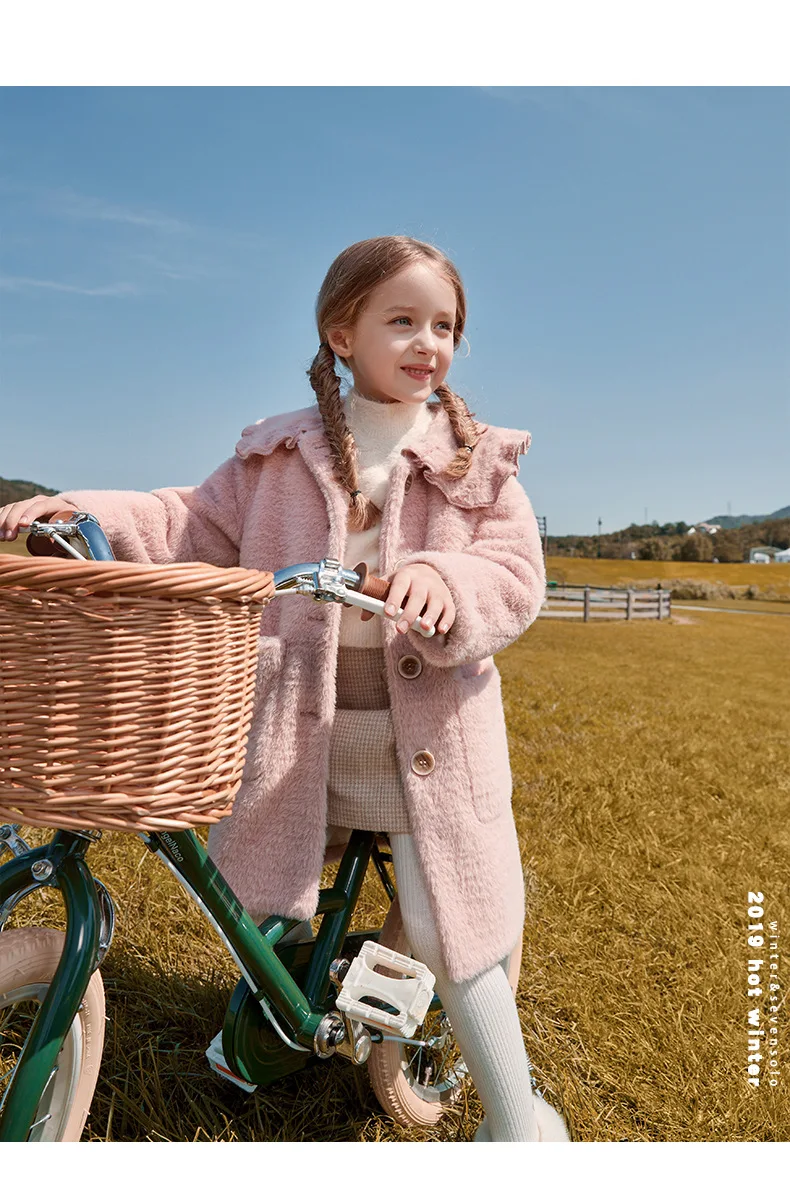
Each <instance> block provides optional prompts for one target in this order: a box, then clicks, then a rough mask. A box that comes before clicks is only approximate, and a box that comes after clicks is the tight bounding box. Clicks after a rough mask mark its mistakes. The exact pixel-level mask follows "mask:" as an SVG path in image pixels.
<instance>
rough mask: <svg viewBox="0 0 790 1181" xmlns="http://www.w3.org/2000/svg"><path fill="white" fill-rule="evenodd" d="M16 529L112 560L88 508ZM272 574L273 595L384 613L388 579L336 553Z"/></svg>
mask: <svg viewBox="0 0 790 1181" xmlns="http://www.w3.org/2000/svg"><path fill="white" fill-rule="evenodd" d="M19 532H20V533H27V534H28V535H29V536H28V539H27V548H28V551H29V552H30V553H32V554H34V556H37V557H43V556H46V555H47V554H49V553H51V552H52V551H51V550H48V549H42V548H31V542H33V545H34V547H35V540H34V539H39V542H40V544H41V545H43V546H45V547H46V546H47V545H50V546H55V547H60V549H62V550H63V551H64V552H63V553H62V554H61V553H58V549H57V548H56V549H55V550H54V554H55V555H57V556H58V557H64V556H65V557H71V558H78V559H80V560H82V561H115V554H114V553H113V551H112V546H111V545H110V542H109V540H108V538H107V536H106V534H105V532H104V530H103V529H102V527H101V525H100V524H99V522H98V520H97V518H96V517H94V516H93V514H92V513H86V512H74V513H72V514H71V516H70V517H69V519H68V520H67V521H52V522H44V521H33V522H32V524H30V525H20V526H19ZM273 578H274V585H275V591H274V597H275V598H277V596H278V595H309V596H310V597H311V598H312V599H314V600H315V601H316V602H329V603H342V604H345V605H348V606H353V607H360V608H361V609H363V610H365V611H371V612H373V613H374V614H376V615H383V614H384V604H385V603H386V601H387V598H388V596H389V591H390V583H389V582H387V580H386V579H385V578H376V577H375V576H374V575H372V574H370V573H369V572H368V567H367V563H365V562H360V563H359V565H358V566H355V567H354V569H353V570H348V569H346V568H345V567H344V566H342V565H341V564H340V562H339V561H338V560H337V559H336V558H322V559H321V560H320V561H319V562H300V563H299V564H298V565H295V566H286V567H284V568H283V569H282V570H275V571H274V572H273ZM402 615H403V608H402V607H398V608H397V610H396V611H395V614H394V615H391V616H390V615H388V616H387V618H388V619H391V620H392V622H393V623H397V622H398V620H399V619H400V618H401V616H402ZM411 630H412V631H416V632H418V633H419V634H420V635H421V636H425V637H426V638H430V637H431V636H434V635H436V628H435V626H433V625H431V627H430V628H425V627H423V626H422V618H421V616H419V615H418V616H417V618H416V619H415V621H414V623H413V624H412V625H411Z"/></svg>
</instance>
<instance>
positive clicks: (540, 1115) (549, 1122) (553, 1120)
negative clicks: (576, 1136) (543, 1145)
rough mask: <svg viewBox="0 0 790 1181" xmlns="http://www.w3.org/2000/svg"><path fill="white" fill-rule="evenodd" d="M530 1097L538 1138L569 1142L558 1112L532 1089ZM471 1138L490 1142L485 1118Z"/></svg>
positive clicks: (566, 1130) (563, 1122)
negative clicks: (532, 1102)
mask: <svg viewBox="0 0 790 1181" xmlns="http://www.w3.org/2000/svg"><path fill="white" fill-rule="evenodd" d="M532 1098H533V1101H534V1107H535V1122H536V1124H537V1125H538V1140H540V1141H550V1140H551V1141H564V1142H568V1143H569V1142H570V1136H569V1135H568V1129H567V1128H566V1127H565V1121H564V1120H563V1118H562V1116H561V1115H560V1113H559V1112H558V1111H555V1110H554V1108H553V1107H551V1106H550V1105H549V1104H548V1103H547V1102H546V1100H545V1099H544V1098H543V1096H542V1095H541V1094H539V1093H538V1092H537V1091H533V1094H532ZM472 1139H473V1140H477V1141H484V1142H488V1143H490V1142H491V1135H490V1133H489V1131H488V1121H487V1119H485V1118H484V1119H483V1121H482V1123H481V1124H480V1127H479V1128H478V1129H477V1131H476V1132H475V1134H474V1136H473V1137H472Z"/></svg>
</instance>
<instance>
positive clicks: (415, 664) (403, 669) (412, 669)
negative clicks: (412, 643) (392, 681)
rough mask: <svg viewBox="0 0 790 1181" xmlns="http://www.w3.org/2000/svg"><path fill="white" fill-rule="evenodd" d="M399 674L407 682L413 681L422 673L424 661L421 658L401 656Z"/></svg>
mask: <svg viewBox="0 0 790 1181" xmlns="http://www.w3.org/2000/svg"><path fill="white" fill-rule="evenodd" d="M398 672H399V673H400V675H401V676H402V677H405V678H406V680H407V681H412V680H414V678H415V677H418V676H419V675H420V673H421V672H422V661H421V660H420V658H419V656H401V658H400V660H399V661H398Z"/></svg>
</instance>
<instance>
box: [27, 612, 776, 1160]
mask: <svg viewBox="0 0 790 1181" xmlns="http://www.w3.org/2000/svg"><path fill="white" fill-rule="evenodd" d="M683 623H684V626H680V621H679V620H678V619H676V620H672V621H667V622H664V623H658V622H655V621H650V622H639V623H619V622H611V623H609V624H607V626H605V627H589V626H584V625H581V624H576V623H572V622H571V623H569V622H566V621H559V620H539V621H538V622H537V623H536V624H535V625H533V627H532V628H531V629H530V630H529V632H528V633H527V634H526V635H525V636H523V637H522V639H521V640H520V641H519V642H518V643H516V644H514V645H512V646H511V647H510V648H509V649H507V650H506V651H505V652H503V653H501V654H500V655H499V656H498V657H497V664H498V666H499V668H500V670H501V673H502V680H503V692H504V696H505V706H506V714H507V720H508V729H509V734H510V744H511V761H512V766H513V775H514V797H513V805H514V812H515V815H516V819H517V824H518V829H519V834H520V841H521V849H522V857H523V864H524V867H525V876H526V879H527V886H528V906H527V912H528V917H527V923H526V927H525V942H524V958H523V968H522V974H521V980H520V987H519V993H518V1005H519V1012H520V1016H521V1021H522V1028H523V1032H524V1037H525V1040H526V1045H527V1048H528V1051H529V1054H530V1059H531V1061H532V1063H533V1074H534V1079H535V1082H536V1083H537V1085H538V1086H540V1087H541V1089H545V1090H546V1093H547V1098H548V1100H549V1102H551V1103H553V1104H555V1105H557V1106H558V1107H560V1108H561V1109H562V1110H563V1112H564V1114H565V1117H566V1120H567V1122H568V1124H569V1126H570V1128H571V1132H572V1135H573V1136H574V1138H575V1139H577V1140H579V1141H626V1140H628V1141H635V1140H636V1141H638V1140H642V1141H681V1140H685V1141H745V1140H778V1141H786V1140H788V1139H790V1102H789V1101H788V1086H790V1076H788V1073H787V1072H788V1069H789V1068H788V1064H787V1048H788V1046H789V1045H790V1032H789V1031H788V1030H787V1029H786V1027H785V1026H781V1027H780V1035H781V1039H782V1040H781V1042H780V1048H781V1051H782V1052H783V1057H782V1058H780V1063H781V1064H782V1065H783V1069H784V1075H783V1076H782V1081H781V1083H780V1086H779V1087H777V1088H775V1089H774V1090H771V1089H769V1088H768V1087H767V1086H765V1085H763V1086H762V1087H761V1088H760V1089H759V1091H757V1092H755V1091H753V1090H752V1089H751V1088H750V1087H749V1086H748V1085H747V1083H746V1081H745V1078H746V1070H745V1068H746V1055H747V1044H746V1031H747V1011H748V1009H749V1008H751V1007H753V1006H754V1004H755V1002H754V1001H753V1000H748V999H747V997H746V989H747V981H746V975H747V958H748V956H749V951H748V949H747V945H746V935H747V931H746V926H747V923H748V922H749V921H750V920H748V919H747V916H746V905H747V903H746V895H747V891H748V890H761V891H763V893H764V894H765V896H766V919H776V920H778V922H779V928H780V931H781V930H790V914H788V896H787V882H788V879H789V878H790V846H789V844H788V837H787V832H788V818H789V817H788V813H789V812H790V782H789V780H788V770H787V769H788V765H789V760H788V754H790V734H789V733H788V727H787V714H786V698H787V692H786V689H787V680H786V672H785V670H786V668H787V665H788V658H789V657H790V629H788V627H787V623H786V621H785V620H784V619H780V618H770V617H767V618H763V617H756V616H755V617H753V618H750V619H749V621H748V622H746V621H745V620H744V618H743V617H742V616H741V617H738V616H735V615H725V614H714V613H710V614H703V613H701V612H700V613H694V615H693V616H692V614H691V613H690V612H689V613H687V615H686V617H685V619H684V621H683ZM26 835H27V836H28V837H29V838H30V837H32V836H33V835H34V834H33V833H32V831H30V830H29V831H28V832H27V834H26ZM35 836H37V837H38V838H39V839H40V837H41V833H40V831H38V832H36V834H35ZM90 863H91V865H92V867H93V869H94V872H95V873H97V874H98V876H99V877H101V879H102V880H103V881H104V882H105V883H106V884H107V885H108V886H109V888H110V890H111V892H112V894H113V897H114V899H115V901H116V905H117V909H118V925H117V928H116V937H115V942H114V943H113V946H112V948H111V950H110V953H109V955H108V956H107V959H106V961H105V964H104V967H103V974H104V978H105V983H106V988H107V1003H108V1014H109V1017H110V1021H109V1022H108V1024H107V1037H106V1045H105V1056H104V1061H103V1063H102V1067H101V1071H100V1077H99V1082H98V1086H97V1092H96V1098H95V1102H94V1105H93V1109H92V1112H91V1115H90V1117H89V1120H88V1124H87V1127H86V1131H85V1138H86V1139H91V1140H114V1141H130V1140H154V1141H161V1140H169V1141H173V1140H176V1141H191V1140H223V1141H228V1140H241V1141H249V1140H286V1141H357V1142H359V1141H365V1142H374V1141H407V1140H410V1141H424V1140H434V1141H441V1140H467V1139H470V1138H471V1136H472V1134H473V1132H474V1129H475V1127H476V1126H477V1123H478V1122H479V1119H480V1117H481V1109H480V1105H479V1103H478V1101H477V1098H476V1095H475V1094H474V1092H473V1091H471V1092H470V1094H469V1096H468V1100H467V1103H466V1105H465V1107H463V1108H462V1109H460V1110H459V1111H458V1112H456V1113H454V1114H452V1115H451V1116H449V1117H448V1119H447V1121H446V1122H445V1123H443V1124H442V1125H440V1126H439V1128H437V1129H434V1130H427V1129H426V1130H416V1129H415V1130H408V1131H407V1130H404V1129H402V1128H400V1127H398V1126H397V1125H395V1124H393V1123H392V1121H390V1120H389V1119H388V1118H387V1117H385V1116H383V1114H382V1113H381V1111H380V1109H378V1107H377V1104H376V1101H375V1097H374V1096H373V1093H372V1091H371V1090H370V1087H369V1085H368V1081H367V1075H366V1073H365V1071H364V1068H362V1069H360V1068H355V1067H354V1066H353V1065H351V1063H349V1062H348V1061H347V1060H340V1059H337V1058H336V1059H332V1060H330V1061H328V1062H325V1063H315V1064H314V1065H312V1066H311V1067H309V1068H307V1069H306V1070H304V1071H302V1072H300V1073H298V1074H296V1075H293V1076H291V1077H290V1078H286V1079H285V1080H283V1081H281V1082H278V1083H275V1084H274V1085H272V1086H271V1087H270V1088H267V1089H266V1090H259V1091H258V1092H257V1093H256V1094H254V1095H252V1096H247V1095H245V1094H243V1093H242V1092H240V1091H237V1090H236V1089H234V1088H233V1087H231V1086H230V1085H229V1084H226V1083H224V1082H222V1081H221V1080H219V1079H217V1078H216V1077H215V1076H214V1075H212V1074H210V1073H209V1071H208V1068H207V1066H206V1063H205V1060H204V1058H203V1050H204V1048H205V1046H206V1045H207V1043H208V1041H209V1040H210V1038H211V1037H212V1036H213V1034H214V1033H215V1032H216V1031H217V1030H218V1029H219V1028H220V1025H221V1022H222V1017H223V1013H224V1009H225V1004H226V1002H227V999H228V996H229V992H230V990H231V988H232V986H233V985H234V984H235V981H236V978H237V973H236V969H235V967H234V966H233V964H232V962H231V960H230V958H229V956H228V955H227V952H226V951H225V950H224V948H223V946H222V945H221V944H220V942H219V940H218V938H217V937H216V936H215V935H214V934H213V932H212V930H211V929H210V928H209V927H208V925H207V924H206V923H205V922H204V920H203V919H202V916H201V915H200V914H199V912H198V911H197V909H196V908H195V907H194V905H193V904H192V903H191V901H190V900H189V899H188V898H187V897H186V895H184V894H182V893H181V892H180V891H179V888H178V887H177V885H176V884H175V882H174V880H173V879H172V878H171V877H170V876H169V875H168V874H167V872H166V871H165V869H164V868H163V867H162V866H161V864H160V863H159V862H158V861H157V860H156V859H155V858H154V857H153V856H152V855H151V854H150V853H148V852H147V851H146V850H145V848H144V846H143V845H142V843H141V842H140V841H139V840H138V839H137V838H134V837H127V836H118V835H111V834H108V835H106V836H105V837H104V839H103V840H102V841H101V842H100V844H99V845H98V846H97V847H96V849H95V852H94V853H93V854H92V855H91V857H90ZM384 900H385V896H384V894H383V891H382V890H381V887H380V886H379V885H378V884H377V883H376V882H375V880H374V879H373V877H372V875H371V877H370V878H369V880H368V883H367V885H366V887H365V891H364V893H363V897H362V908H361V911H360V914H359V924H358V925H359V926H368V925H372V924H373V923H380V922H381V921H383V917H384V908H383V906H384ZM23 920H25V921H36V922H41V923H46V924H50V925H55V926H59V925H61V912H60V910H59V906H58V904H57V901H56V899H55V896H54V895H53V896H52V898H50V897H49V895H48V894H47V893H45V892H44V891H42V892H41V893H40V894H39V895H37V896H36V897H34V898H31V899H27V900H25V901H24V902H23V903H22V905H21V906H20V907H19V909H18V911H17V912H15V915H14V921H15V922H21V921H23ZM751 954H754V953H753V952H752V953H751ZM783 983H784V981H783ZM784 1012H785V1011H784V1010H783V1011H782V1013H781V1014H780V1016H782V1017H783V1016H784ZM766 1024H767V1023H766Z"/></svg>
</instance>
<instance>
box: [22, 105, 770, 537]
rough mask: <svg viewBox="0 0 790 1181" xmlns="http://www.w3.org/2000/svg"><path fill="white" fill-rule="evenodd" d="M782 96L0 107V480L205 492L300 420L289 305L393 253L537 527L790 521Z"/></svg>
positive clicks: (301, 346) (303, 381)
mask: <svg viewBox="0 0 790 1181" xmlns="http://www.w3.org/2000/svg"><path fill="white" fill-rule="evenodd" d="M789 130H790V90H788V88H786V87H785V88H782V87H767V88H759V87H753V86H745V87H715V86H713V87H703V86H698V87H638V88H636V87H608V86H607V87H571V88H568V87H562V86H554V87H526V86H521V87H518V86H513V87H490V86H488V87H486V86H436V87H420V86H403V87H391V86H381V87H355V86H347V87H332V86H316V87H305V86H272V87H269V86H264V87H240V88H229V87H205V88H190V87H170V88H167V87H165V88H159V87H142V88H125V87H119V88H91V87H86V86H76V87H64V88H60V87H41V88H38V87H20V88H12V87H9V88H5V89H0V403H1V404H2V422H1V424H0V475H2V476H4V477H6V478H25V479H32V480H36V481H38V482H40V483H42V484H46V485H49V486H51V487H55V488H61V489H69V488H72V489H73V488H138V489H150V488H154V487H161V486H165V485H184V484H195V483H198V482H200V480H202V479H203V478H204V477H205V476H206V475H208V473H209V472H210V471H212V470H213V469H214V468H215V467H216V466H217V465H218V464H219V463H221V462H222V461H223V460H224V459H225V458H226V457H227V456H228V455H230V454H231V453H232V451H233V448H234V445H235V443H236V440H237V439H238V437H239V435H240V433H241V430H242V428H243V427H244V426H245V425H246V424H247V423H249V422H252V421H254V420H256V419H259V418H262V417H265V416H266V415H268V414H274V413H279V412H281V411H283V410H287V409H291V408H294V409H295V408H297V407H299V406H305V405H307V404H309V403H310V402H312V401H313V392H312V390H311V388H310V385H309V382H308V379H307V376H306V374H305V370H306V369H307V368H308V366H309V363H310V360H311V358H312V356H313V355H314V352H315V350H316V348H317V344H318V340H317V336H316V330H315V324H314V320H313V307H314V301H315V297H316V294H317V292H318V288H319V286H320V284H321V281H322V279H323V276H324V274H325V272H326V269H327V267H328V266H329V264H330V263H331V261H332V259H333V258H334V257H335V256H336V255H337V254H338V253H339V252H340V251H341V250H342V249H344V247H346V246H347V245H349V244H350V243H351V242H354V241H357V240H359V239H362V238H368V237H373V236H375V235H378V234H388V233H398V234H410V235H413V236H414V237H418V238H423V239H426V240H428V241H430V242H433V243H434V244H435V245H437V246H439V247H440V248H442V249H443V250H444V251H445V252H446V253H448V254H449V255H450V257H451V258H452V259H453V261H454V262H455V264H456V266H457V267H458V268H459V270H460V273H461V276H462V278H463V280H464V283H465V286H466V290H467V297H468V305H469V308H468V319H467V326H466V336H467V338H468V340H469V343H470V346H471V352H470V355H469V356H466V352H467V346H466V345H465V344H463V343H462V345H461V348H460V349H459V352H458V353H457V354H456V358H455V360H454V362H453V366H452V369H451V371H450V375H449V380H450V383H451V384H452V385H453V387H454V388H455V389H457V390H458V392H460V393H461V394H462V395H463V397H464V398H466V400H467V402H468V403H469V405H470V407H471V408H472V409H473V410H474V411H475V413H476V415H477V417H478V419H479V420H480V421H483V422H493V423H496V424H499V425H504V426H514V427H523V428H525V429H527V430H530V431H531V432H532V434H533V444H532V449H531V450H530V452H529V454H528V455H527V456H525V457H523V458H522V460H521V473H520V479H521V482H522V483H523V485H524V488H525V489H526V491H527V492H528V494H529V495H530V497H531V499H532V502H533V505H534V507H535V510H536V512H538V513H539V514H545V515H546V516H547V518H548V527H549V532H550V533H554V534H557V533H569V532H595V531H596V530H597V520H598V517H599V516H600V517H601V518H602V522H603V530H604V531H605V532H606V531H609V530H613V529H618V528H622V527H624V526H626V525H627V524H628V523H629V522H631V521H636V522H640V523H641V522H643V521H644V520H645V514H646V513H647V519H648V520H653V519H657V520H659V521H662V522H663V521H666V520H678V519H684V520H687V521H696V520H701V519H703V518H704V517H705V516H708V515H713V514H716V513H722V512H727V511H728V506H729V507H730V508H731V510H732V512H734V513H758V512H766V513H768V512H772V511H774V510H775V509H777V508H780V507H781V506H783V505H786V504H788V503H790V479H788V462H787V437H788V425H790V423H788V380H789V379H790V364H789V363H788V362H789V360H790V337H788V332H787V326H788V312H789V311H790V266H789V265H788V264H790V241H789V236H790V235H789V225H790V218H789V216H788V214H789V213H790V164H789V163H788V150H787V148H788V131H789Z"/></svg>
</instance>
